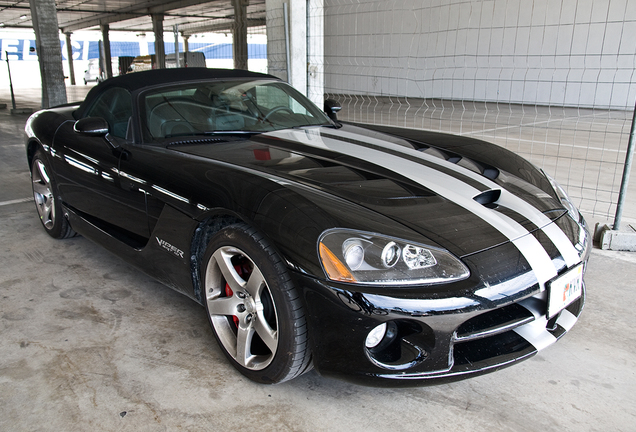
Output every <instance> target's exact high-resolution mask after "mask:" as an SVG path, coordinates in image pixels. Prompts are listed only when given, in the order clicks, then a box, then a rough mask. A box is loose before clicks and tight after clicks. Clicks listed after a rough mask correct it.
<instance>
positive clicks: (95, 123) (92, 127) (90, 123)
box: [73, 117, 108, 136]
mask: <svg viewBox="0 0 636 432" xmlns="http://www.w3.org/2000/svg"><path fill="white" fill-rule="evenodd" d="M73 130H74V131H75V132H76V133H78V134H80V135H88V136H104V135H106V134H107V133H108V122H107V121H106V120H104V119H103V118H101V117H87V118H83V119H80V120H78V121H76V122H75V125H73Z"/></svg>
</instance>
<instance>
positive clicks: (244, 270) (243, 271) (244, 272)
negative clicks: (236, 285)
mask: <svg viewBox="0 0 636 432" xmlns="http://www.w3.org/2000/svg"><path fill="white" fill-rule="evenodd" d="M234 270H236V273H238V275H239V276H240V277H241V278H243V280H247V278H249V275H250V269H249V267H248V266H247V265H245V264H236V265H235V266H234ZM233 295H234V291H232V288H230V284H228V283H227V282H226V283H225V296H226V297H232V296H233ZM232 319H233V320H234V325H235V326H236V328H238V326H239V319H238V317H237V316H236V315H233V316H232Z"/></svg>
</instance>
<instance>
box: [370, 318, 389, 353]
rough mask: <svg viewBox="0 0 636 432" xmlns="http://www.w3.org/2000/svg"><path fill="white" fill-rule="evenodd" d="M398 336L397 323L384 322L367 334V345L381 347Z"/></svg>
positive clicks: (372, 347) (371, 347)
mask: <svg viewBox="0 0 636 432" xmlns="http://www.w3.org/2000/svg"><path fill="white" fill-rule="evenodd" d="M396 336H397V325H395V323H394V322H392V321H391V322H388V323H382V324H380V325H379V326H377V327H374V328H373V330H371V331H370V332H369V334H368V335H367V339H366V341H365V343H364V344H365V346H366V347H367V348H368V349H374V348H377V349H381V348H382V347H386V346H387V345H389V344H390V343H391V342H393V340H394V339H395V337H396Z"/></svg>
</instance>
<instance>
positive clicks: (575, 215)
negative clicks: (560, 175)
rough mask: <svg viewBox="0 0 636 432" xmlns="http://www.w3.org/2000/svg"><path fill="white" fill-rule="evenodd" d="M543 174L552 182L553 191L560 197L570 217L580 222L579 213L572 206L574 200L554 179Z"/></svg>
mask: <svg viewBox="0 0 636 432" xmlns="http://www.w3.org/2000/svg"><path fill="white" fill-rule="evenodd" d="M543 174H545V176H546V177H547V178H548V180H550V184H551V185H552V189H554V191H555V192H556V194H557V196H558V197H559V200H561V204H563V206H564V207H565V208H566V209H567V211H568V214H569V215H570V217H571V218H572V219H574V220H575V221H576V222H578V221H579V219H580V215H579V211H578V209H577V208H576V206H575V205H574V204H572V200H571V199H570V197H569V196H568V194H567V193H566V192H565V189H563V188H562V187H561V185H560V184H558V183H557V182H556V180H554V179H553V178H552V177H550V176H549V175H548V174H546V173H545V171H544V172H543Z"/></svg>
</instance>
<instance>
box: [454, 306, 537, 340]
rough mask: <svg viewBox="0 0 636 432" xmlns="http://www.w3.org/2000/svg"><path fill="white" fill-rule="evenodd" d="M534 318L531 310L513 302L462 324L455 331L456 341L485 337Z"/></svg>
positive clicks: (505, 330) (513, 327)
mask: <svg viewBox="0 0 636 432" xmlns="http://www.w3.org/2000/svg"><path fill="white" fill-rule="evenodd" d="M532 320H534V316H533V315H532V313H530V311H529V310H528V309H526V308H524V307H523V306H521V305H518V304H516V303H513V304H511V305H508V306H504V307H502V308H499V309H495V310H492V311H490V312H486V313H483V314H481V315H477V316H476V317H474V318H471V319H469V320H468V321H466V322H465V323H464V324H462V325H461V326H460V327H459V328H458V329H457V332H456V333H455V337H454V341H455V343H462V342H468V341H471V340H475V339H483V338H486V337H490V336H494V335H497V334H500V333H504V332H507V331H510V330H513V329H515V328H517V327H519V326H522V325H524V324H527V323H529V322H531V321H532Z"/></svg>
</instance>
